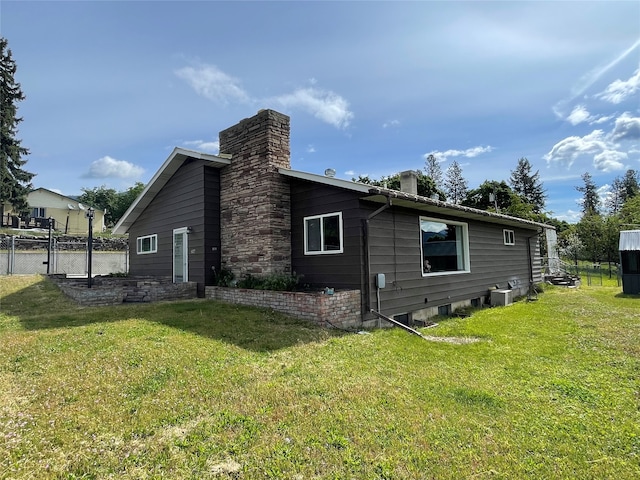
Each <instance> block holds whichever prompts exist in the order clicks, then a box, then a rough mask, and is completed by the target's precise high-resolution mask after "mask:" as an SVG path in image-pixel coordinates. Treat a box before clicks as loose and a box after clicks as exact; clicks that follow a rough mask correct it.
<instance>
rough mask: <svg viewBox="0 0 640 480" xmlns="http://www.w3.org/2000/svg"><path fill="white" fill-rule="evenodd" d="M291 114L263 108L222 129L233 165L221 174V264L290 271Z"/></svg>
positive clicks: (259, 271)
mask: <svg viewBox="0 0 640 480" xmlns="http://www.w3.org/2000/svg"><path fill="white" fill-rule="evenodd" d="M289 124H290V122H289V117H288V116H286V115H283V114H281V113H278V112H276V111H274V110H260V111H259V112H258V113H257V114H256V115H254V116H253V117H251V118H245V119H244V120H242V121H240V122H239V123H238V124H237V125H234V126H232V127H229V128H227V129H226V130H223V131H221V132H220V153H221V154H231V164H230V165H228V166H226V167H224V168H223V169H222V171H221V174H220V183H221V185H220V219H221V247H222V252H221V253H222V265H223V267H225V268H228V269H230V270H231V271H232V272H233V273H234V274H235V275H236V278H239V277H241V276H242V275H243V274H247V273H250V274H252V275H256V276H260V275H268V274H271V273H282V272H284V273H290V272H291V198H290V192H289V184H288V183H287V181H286V180H285V179H284V178H283V177H282V175H280V174H279V173H278V168H291V163H290V160H289V152H290V147H289V132H290V126H289Z"/></svg>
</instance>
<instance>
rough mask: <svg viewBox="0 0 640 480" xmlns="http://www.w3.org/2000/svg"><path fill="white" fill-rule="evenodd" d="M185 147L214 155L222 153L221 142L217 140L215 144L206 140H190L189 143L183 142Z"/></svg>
mask: <svg viewBox="0 0 640 480" xmlns="http://www.w3.org/2000/svg"><path fill="white" fill-rule="evenodd" d="M183 145H185V146H186V147H189V148H194V149H196V150H200V151H203V152H211V153H213V154H214V155H217V154H218V152H219V151H220V142H218V141H217V140H216V141H213V142H206V141H204V140H189V141H187V142H183Z"/></svg>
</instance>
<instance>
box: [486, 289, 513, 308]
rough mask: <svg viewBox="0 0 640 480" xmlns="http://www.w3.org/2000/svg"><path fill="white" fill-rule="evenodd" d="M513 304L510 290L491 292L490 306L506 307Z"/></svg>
mask: <svg viewBox="0 0 640 480" xmlns="http://www.w3.org/2000/svg"><path fill="white" fill-rule="evenodd" d="M512 303H513V292H512V291H511V290H492V291H491V305H492V306H496V305H500V306H506V305H511V304H512Z"/></svg>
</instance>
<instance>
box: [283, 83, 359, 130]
mask: <svg viewBox="0 0 640 480" xmlns="http://www.w3.org/2000/svg"><path fill="white" fill-rule="evenodd" d="M272 100H273V101H275V102H277V103H279V104H280V105H282V106H283V107H285V108H301V109H303V110H305V111H307V112H308V113H310V114H312V115H313V116H314V117H316V118H318V119H320V120H322V121H323V122H326V123H328V124H330V125H333V126H334V127H336V128H340V129H344V128H346V127H348V126H349V123H350V122H351V120H352V119H353V112H351V111H350V110H349V102H347V100H345V99H344V98H343V97H341V96H340V95H338V94H336V93H334V92H331V91H325V90H320V89H318V88H299V89H297V90H295V91H294V92H293V93H287V94H284V95H280V96H278V97H275V98H274V99H272Z"/></svg>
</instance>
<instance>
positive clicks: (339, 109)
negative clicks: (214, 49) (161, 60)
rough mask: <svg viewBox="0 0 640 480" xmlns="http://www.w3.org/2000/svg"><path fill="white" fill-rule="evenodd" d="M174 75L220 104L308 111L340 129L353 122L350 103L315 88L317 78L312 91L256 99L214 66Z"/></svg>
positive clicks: (192, 68)
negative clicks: (235, 103) (262, 105)
mask: <svg viewBox="0 0 640 480" xmlns="http://www.w3.org/2000/svg"><path fill="white" fill-rule="evenodd" d="M174 73H175V74H176V75H177V76H178V77H180V78H181V79H183V80H184V81H186V82H187V83H188V84H189V85H190V86H191V88H193V89H194V90H195V91H196V93H197V94H198V95H202V96H203V97H205V98H207V99H209V100H212V101H215V102H218V103H221V104H225V105H226V104H228V103H230V102H240V103H269V102H275V103H278V104H280V105H281V106H283V107H284V108H300V109H302V110H305V111H307V112H308V113H310V114H312V115H313V116H315V117H316V118H318V119H320V120H322V121H323V122H326V123H328V124H330V125H333V126H334V127H336V128H340V129H344V128H346V127H348V126H349V124H350V122H351V120H352V119H353V112H351V111H350V110H349V102H347V100H345V99H344V98H343V97H342V96H340V95H338V94H337V93H335V92H332V91H327V90H322V89H320V88H316V87H315V85H316V84H317V80H316V79H315V78H310V79H309V80H308V82H309V84H310V85H311V87H307V88H298V89H297V90H295V91H293V92H292V93H285V94H282V95H279V96H276V97H273V98H266V99H257V98H255V97H252V96H251V95H250V94H249V93H248V92H246V91H245V90H244V89H243V88H242V87H241V86H240V81H239V80H238V79H236V78H233V77H231V76H230V75H227V74H226V73H225V72H223V71H222V70H220V69H219V68H218V67H216V66H215V65H206V64H202V65H199V66H198V67H184V68H181V69H179V70H176V71H175V72H174Z"/></svg>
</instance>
